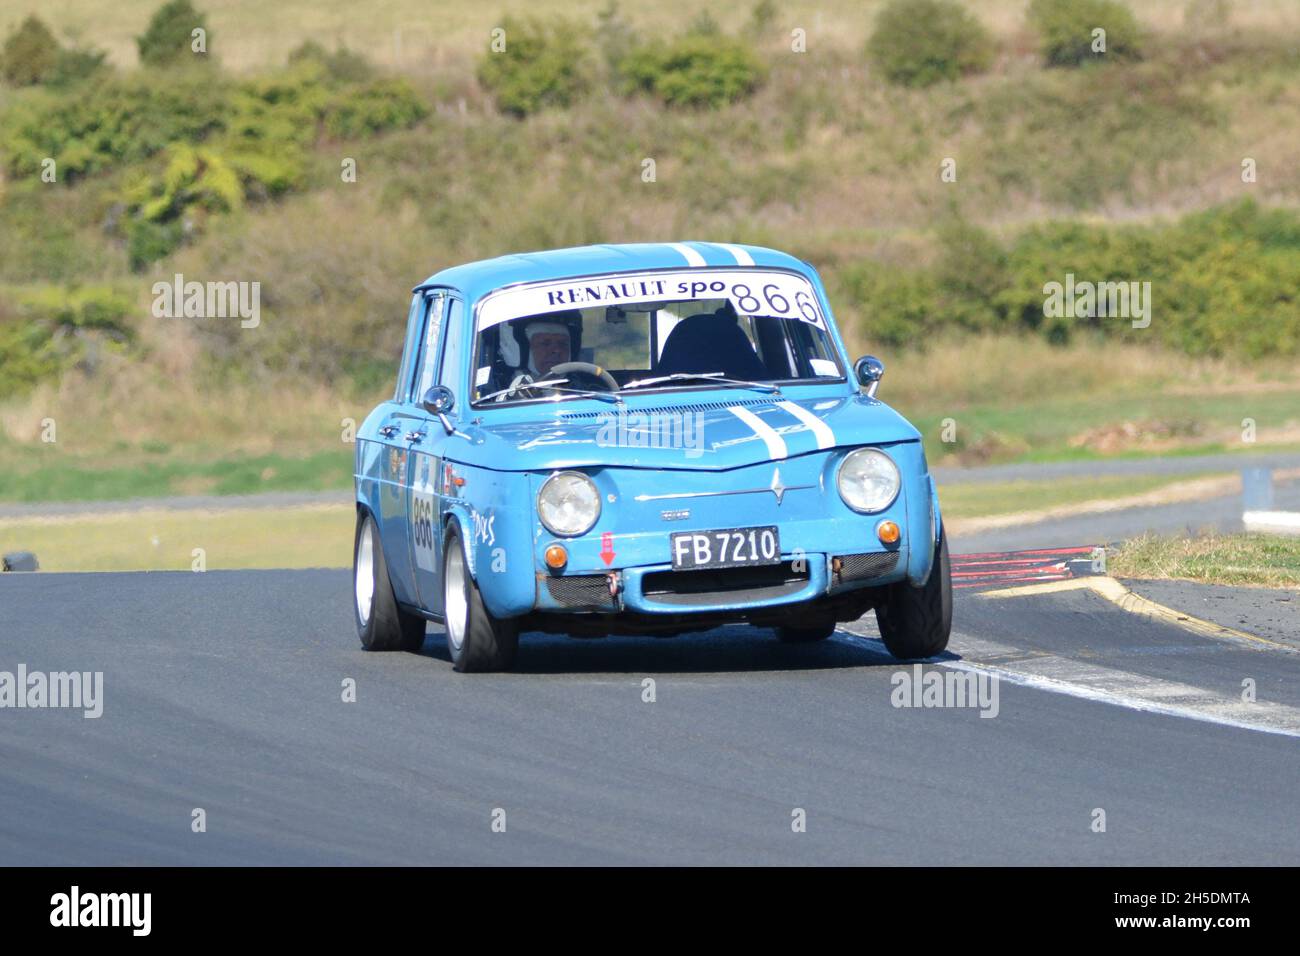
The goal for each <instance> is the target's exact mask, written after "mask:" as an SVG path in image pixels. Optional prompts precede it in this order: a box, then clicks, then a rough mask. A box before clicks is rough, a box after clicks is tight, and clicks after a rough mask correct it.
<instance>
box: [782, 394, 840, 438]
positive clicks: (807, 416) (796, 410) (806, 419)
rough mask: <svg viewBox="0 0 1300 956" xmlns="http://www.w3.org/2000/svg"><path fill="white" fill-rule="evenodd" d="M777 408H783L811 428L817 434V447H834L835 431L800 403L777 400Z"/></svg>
mask: <svg viewBox="0 0 1300 956" xmlns="http://www.w3.org/2000/svg"><path fill="white" fill-rule="evenodd" d="M776 407H777V408H783V409H785V410H786V411H787V412H789V413H790V414H791V415H793V416H794V417H795V418H797V419H799V421H801V422H803V423H804V424H805V425H807V426H808V428H809V429H811V431H812V433H813V434H814V435H816V436H817V447H818V448H834V447H835V433H834V432H833V431H831V426H830V425H827V424H826V423H825V422H824V421H822V420H821V419H820V418H818V417H817V416H816V415H814V414H813V413H812V412H810V411H808V409H806V408H804V407H803V406H802V405H796V404H795V403H794V402H777V403H776Z"/></svg>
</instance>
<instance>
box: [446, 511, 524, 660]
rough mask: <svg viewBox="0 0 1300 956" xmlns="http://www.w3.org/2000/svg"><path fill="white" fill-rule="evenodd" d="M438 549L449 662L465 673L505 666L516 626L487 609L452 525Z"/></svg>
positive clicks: (512, 648)
mask: <svg viewBox="0 0 1300 956" xmlns="http://www.w3.org/2000/svg"><path fill="white" fill-rule="evenodd" d="M442 553H443V558H442V562H443V563H442V588H443V605H442V607H443V615H444V617H445V621H446V626H447V651H448V652H449V653H450V654H451V662H452V664H453V665H455V668H456V670H458V671H462V672H465V673H473V672H483V671H504V670H509V669H510V667H511V665H513V664H514V662H515V652H516V651H517V650H518V649H519V628H518V626H517V625H516V624H515V623H514V622H512V621H499V620H497V619H496V618H494V617H493V616H492V615H491V614H489V613H488V610H487V608H486V607H485V606H484V605H483V597H482V595H481V594H480V593H479V589H478V584H476V583H475V581H474V577H473V575H471V574H470V572H469V567H468V563H467V562H466V560H465V547H464V545H463V543H462V542H461V538H460V532H459V531H457V530H456V527H455V526H454V525H453V526H452V527H451V529H450V530H449V531H448V532H447V542H446V546H445V547H444V548H443V549H442Z"/></svg>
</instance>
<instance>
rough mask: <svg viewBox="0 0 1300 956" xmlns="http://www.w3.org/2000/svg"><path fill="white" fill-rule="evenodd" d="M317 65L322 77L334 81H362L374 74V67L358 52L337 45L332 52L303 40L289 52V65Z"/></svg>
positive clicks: (317, 44)
mask: <svg viewBox="0 0 1300 956" xmlns="http://www.w3.org/2000/svg"><path fill="white" fill-rule="evenodd" d="M304 64H312V65H315V66H318V67H319V68H320V70H321V73H322V75H323V78H324V79H326V80H327V81H330V82H334V83H364V82H365V81H367V80H369V79H372V78H373V77H374V75H375V68H374V67H373V66H372V65H371V64H370V61H369V60H367V59H366V58H365V57H364V56H362V55H361V54H360V53H354V52H353V51H352V50H349V49H348V48H347V47H344V46H341V47H338V48H337V49H336V50H335V51H334V52H333V53H331V52H329V51H328V50H326V49H325V48H324V47H323V46H321V45H320V44H319V43H317V42H316V41H315V40H305V41H304V42H303V43H301V44H300V45H299V46H298V47H297V48H296V49H295V50H294V51H293V52H292V53H290V54H289V66H291V67H292V66H302V65H304Z"/></svg>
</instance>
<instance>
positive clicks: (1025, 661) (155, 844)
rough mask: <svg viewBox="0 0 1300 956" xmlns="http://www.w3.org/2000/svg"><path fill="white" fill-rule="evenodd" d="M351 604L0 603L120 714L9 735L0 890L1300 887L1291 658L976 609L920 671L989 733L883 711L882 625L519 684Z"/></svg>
mask: <svg viewBox="0 0 1300 956" xmlns="http://www.w3.org/2000/svg"><path fill="white" fill-rule="evenodd" d="M349 585H350V577H349V573H348V572H347V571H339V570H314V571H313V570H305V571H247V572H217V571H213V572H207V573H203V574H191V573H139V574H30V575H4V576H3V577H2V578H0V670H9V671H13V670H15V669H16V667H17V665H18V664H20V663H22V664H25V665H26V666H27V668H28V669H29V671H36V670H44V671H56V670H81V671H103V672H104V712H103V716H102V717H100V718H98V719H86V718H84V717H83V716H82V714H81V712H79V711H71V710H11V709H5V710H0V806H3V807H4V808H5V812H4V813H3V814H0V864H150V863H153V864H190V863H207V864H295V863H296V864H346V863H395V864H467V863H504V864H535V863H612V864H635V863H879V864H913V863H949V864H951V863H956V864H980V863H1023V864H1033V863H1046V864H1061V865H1081V864H1294V863H1296V862H1297V861H1300V828H1297V827H1296V826H1295V820H1294V809H1295V805H1296V794H1297V792H1300V653H1297V652H1296V651H1294V650H1291V649H1288V648H1287V647H1285V646H1280V645H1278V644H1265V643H1260V642H1252V641H1248V640H1241V639H1223V638H1210V637H1201V636H1198V635H1196V634H1193V633H1189V632H1188V631H1186V630H1184V629H1182V628H1180V627H1177V626H1174V625H1171V624H1168V623H1165V622H1164V621H1161V620H1157V619H1150V618H1145V617H1139V616H1135V615H1133V614H1130V613H1127V612H1125V611H1122V610H1120V609H1119V608H1117V607H1116V606H1115V605H1113V604H1111V603H1108V602H1107V601H1105V600H1103V599H1102V598H1101V597H1099V596H1098V595H1096V594H1093V593H1090V592H1087V591H1070V592H1064V593H1058V594H1047V595H1038V596H1034V597H1030V598H1024V597H1020V598H1008V599H989V598H985V597H979V596H976V595H974V594H971V593H970V592H961V593H958V594H957V596H956V601H957V605H956V618H955V633H954V637H953V641H952V645H951V649H950V650H951V653H949V654H948V655H945V657H944V658H943V659H942V660H940V661H937V662H935V663H931V664H927V665H925V671H926V672H927V673H928V672H931V671H937V672H942V673H945V674H946V673H965V672H967V671H969V670H971V669H984V670H985V671H986V672H987V673H995V674H997V675H998V676H999V677H1000V678H1001V679H1000V682H999V683H998V684H997V687H998V707H997V715H996V716H995V717H991V718H986V717H981V716H980V710H979V709H978V708H970V707H966V708H957V707H948V708H924V707H920V708H899V707H895V706H893V704H892V703H891V694H892V692H893V690H894V684H893V680H892V679H893V677H894V675H897V674H899V673H902V672H907V673H910V672H911V671H910V668H908V667H905V666H903V665H899V664H898V663H897V662H895V661H893V660H892V659H891V658H890V657H889V656H888V655H887V654H886V653H885V652H884V649H883V647H882V646H881V645H880V643H879V641H878V640H876V639H875V637H874V636H873V635H874V625H873V623H872V622H871V621H870V619H867V620H864V621H861V622H858V623H856V624H853V625H849V626H848V627H846V628H845V629H844V630H843V631H842V632H841V633H840V634H838V635H837V636H836V637H835V638H834V639H832V640H831V641H830V642H828V643H826V644H823V645H816V646H808V647H787V646H784V645H781V644H779V643H778V642H776V641H775V640H774V639H773V638H772V637H771V636H770V634H768V633H766V632H761V631H756V630H751V629H748V628H739V627H737V628H727V629H721V630H718V631H714V632H711V633H709V634H707V635H702V636H696V637H682V638H675V639H667V640H664V639H654V638H644V639H637V638H610V639H605V640H594V641H576V640H572V639H567V638H558V637H549V636H544V635H529V636H526V637H525V638H524V642H523V644H522V646H521V650H520V656H519V667H518V670H517V672H515V673H511V674H504V675H472V676H466V675H460V674H456V673H454V672H453V671H452V669H451V666H450V663H449V661H448V658H447V655H446V651H445V646H444V645H443V643H442V634H441V632H440V630H439V629H438V628H437V627H436V626H431V627H430V629H429V637H428V640H426V642H425V645H424V648H423V650H422V651H421V652H420V653H418V654H405V653H397V654H367V653H364V652H363V651H362V650H361V648H360V646H359V644H358V643H357V640H356V637H355V634H354V631H353V626H352V621H351V608H350V604H349V601H350V595H349ZM1174 596H1175V597H1176V595H1174ZM1161 599H1162V600H1171V599H1172V598H1171V597H1169V596H1168V595H1166V596H1162V598H1161ZM346 678H351V679H353V680H355V682H356V701H355V703H345V702H343V700H342V699H341V698H342V691H341V688H342V684H343V681H344V680H345V679H346ZM647 678H650V679H653V680H654V682H655V701H654V702H653V703H647V702H645V701H643V681H644V680H645V679H647ZM1248 678H1249V679H1251V680H1253V681H1254V682H1255V686H1256V701H1255V702H1254V703H1250V702H1243V701H1242V699H1241V695H1242V686H1243V683H1242V682H1243V680H1246V679H1248ZM986 711H987V709H986ZM194 808H202V809H203V810H204V811H205V813H206V832H204V833H194V832H192V830H191V819H192V811H193V809H194ZM498 808H499V809H500V810H503V811H504V812H505V823H506V827H505V832H493V827H492V823H493V814H494V810H497V809H498ZM796 808H799V809H802V810H803V811H804V812H805V813H806V832H802V833H797V832H794V831H793V829H792V819H793V815H794V814H795V811H796ZM1098 809H1100V810H1104V812H1105V825H1106V828H1105V832H1094V829H1093V826H1094V821H1095V820H1097V819H1098V817H1097V815H1096V810H1098ZM497 819H498V820H499V819H500V816H499V815H498V817H497Z"/></svg>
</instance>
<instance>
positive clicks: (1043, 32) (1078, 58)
mask: <svg viewBox="0 0 1300 956" xmlns="http://www.w3.org/2000/svg"><path fill="white" fill-rule="evenodd" d="M1028 19H1029V25H1030V27H1031V28H1033V30H1034V32H1035V33H1037V34H1038V42H1039V47H1040V49H1041V50H1042V54H1043V59H1044V61H1045V62H1046V63H1047V65H1048V66H1079V65H1080V64H1083V63H1088V62H1091V61H1094V60H1101V59H1103V58H1114V59H1118V60H1138V59H1141V57H1142V32H1141V30H1140V28H1139V27H1138V23H1137V20H1136V19H1135V18H1134V16H1133V14H1132V13H1131V12H1130V11H1129V9H1128V7H1126V6H1124V4H1123V3H1121V2H1120V0H1032V2H1031V3H1030V4H1029V9H1028ZM1097 29H1102V30H1105V31H1106V36H1105V40H1106V48H1105V52H1104V53H1103V52H1094V51H1093V43H1094V38H1093V31H1094V30H1097Z"/></svg>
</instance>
